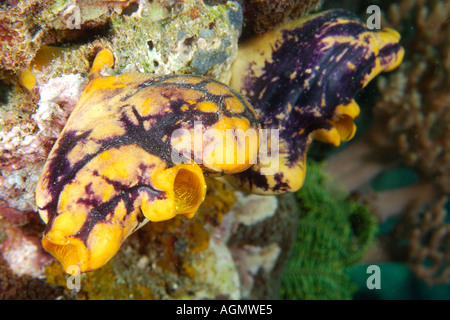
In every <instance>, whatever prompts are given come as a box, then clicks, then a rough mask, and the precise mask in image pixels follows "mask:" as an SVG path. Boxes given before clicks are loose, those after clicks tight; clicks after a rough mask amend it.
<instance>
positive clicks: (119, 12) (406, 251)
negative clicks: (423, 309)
mask: <svg viewBox="0 0 450 320" xmlns="http://www.w3.org/2000/svg"><path fill="white" fill-rule="evenodd" d="M370 5H377V6H379V8H380V9H381V20H380V21H381V26H382V27H383V28H384V27H389V28H393V29H395V30H397V31H398V32H399V33H400V34H401V37H402V39H401V44H402V46H403V47H404V49H405V56H404V59H403V62H402V64H401V65H400V66H399V67H398V68H397V69H396V70H394V71H391V72H390V73H387V74H381V75H379V76H378V77H376V78H375V79H374V80H373V81H372V82H371V83H370V84H369V85H368V86H367V87H366V88H364V89H363V90H362V91H361V92H360V93H359V94H358V95H357V96H356V99H355V100H356V101H357V102H358V104H359V106H360V107H361V115H360V116H359V117H358V118H356V119H355V121H354V122H355V124H356V126H357V128H358V129H357V131H356V135H355V137H354V138H353V139H352V140H351V141H349V142H346V143H343V144H341V145H340V146H339V147H338V148H335V147H333V146H330V145H329V144H325V143H321V142H318V141H314V142H313V143H312V145H311V148H310V150H309V151H308V156H309V157H308V165H307V168H308V169H307V173H306V178H305V183H304V186H303V187H302V189H300V191H298V192H295V193H288V194H283V195H277V196H259V195H250V194H246V193H244V192H240V191H235V190H233V189H232V188H230V187H228V186H227V185H226V184H224V183H223V182H221V181H218V180H215V179H213V178H206V184H207V186H208V189H207V190H208V191H207V194H206V197H205V200H204V202H203V203H202V205H201V206H200V208H199V210H198V212H197V213H196V215H195V217H194V218H193V219H190V220H189V219H186V218H184V217H182V216H176V217H175V218H173V219H171V220H168V221H162V222H157V223H148V224H146V225H145V226H143V227H142V228H141V229H139V230H138V231H137V232H135V233H134V234H133V235H132V236H130V237H129V238H128V239H127V240H126V241H125V242H124V244H123V245H122V247H121V248H120V250H119V251H118V253H117V254H116V255H115V256H114V257H113V258H112V259H111V260H110V261H109V262H108V263H107V264H106V265H105V266H104V267H102V268H100V269H98V270H95V271H92V272H88V273H83V274H81V284H80V288H79V289H70V288H69V287H68V285H67V284H68V278H67V274H66V273H65V272H64V270H63V268H62V267H61V265H60V264H59V263H58V262H57V261H56V260H55V259H54V258H53V257H52V256H51V255H49V254H48V253H47V252H45V251H44V250H43V248H42V245H41V238H42V234H43V232H44V229H45V224H44V223H43V222H42V220H41V219H40V218H39V215H38V214H37V212H36V203H35V188H36V184H37V181H38V178H39V175H40V172H41V170H42V168H43V166H44V163H45V159H46V158H47V155H48V154H49V152H50V149H51V148H52V146H53V144H54V143H55V141H56V139H57V138H58V136H59V134H60V132H61V130H62V128H63V126H64V124H65V123H66V120H67V118H68V116H69V115H70V113H71V111H72V110H73V109H74V107H75V104H76V103H77V101H78V99H79V97H80V94H81V92H82V91H83V82H84V81H85V80H86V78H87V77H88V73H89V71H90V70H91V67H92V63H93V61H94V58H95V56H96V55H97V53H99V52H100V51H101V50H102V49H105V48H106V49H109V50H111V51H112V52H114V56H115V60H116V61H115V65H114V71H113V72H114V74H123V73H131V72H138V73H148V74H152V73H155V74H199V75H204V76H208V77H210V78H213V79H216V80H218V81H221V82H224V83H229V81H230V78H231V76H232V75H231V71H230V66H231V65H232V63H233V61H234V59H235V58H236V56H237V53H238V49H239V46H240V44H241V43H242V42H243V41H244V40H246V39H249V38H251V37H253V36H255V35H260V34H264V33H267V32H270V31H271V30H272V29H274V28H275V27H277V26H280V25H282V24H283V23H285V22H288V21H290V20H292V19H296V18H299V17H302V16H305V15H307V14H310V13H314V12H321V11H323V10H327V9H336V8H343V9H346V10H349V11H351V12H354V13H355V14H356V15H357V16H358V17H359V18H360V19H361V20H362V21H366V20H367V19H368V18H369V16H370V13H367V12H366V10H367V8H368V7H369V6H370ZM449 75H450V5H449V3H448V1H445V0H440V1H439V0H396V1H384V0H372V1H366V0H364V1H350V0H323V1H317V0H316V1H314V0H311V1H304V0H285V1H284V0H283V1H270V0H239V1H224V0H223V1H221V0H217V1H212V0H203V1H191V0H184V1H183V0H154V1H144V0H139V1H137V0H122V1H102V2H97V1H87V0H78V1H75V0H74V1H59V0H32V1H19V0H7V1H4V2H2V5H1V7H0V253H1V254H0V299H450V213H449V210H450V77H449ZM371 265H376V266H378V267H379V268H380V274H381V289H369V288H368V286H367V282H366V281H367V279H368V278H369V276H370V273H368V272H367V270H368V267H369V266H371Z"/></svg>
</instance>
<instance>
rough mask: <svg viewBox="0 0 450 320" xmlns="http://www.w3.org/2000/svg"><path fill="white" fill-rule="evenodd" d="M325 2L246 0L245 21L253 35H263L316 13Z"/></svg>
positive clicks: (307, 0) (244, 5)
mask: <svg viewBox="0 0 450 320" xmlns="http://www.w3.org/2000/svg"><path fill="white" fill-rule="evenodd" d="M322 2H323V0H282V1H271V0H244V1H243V3H242V5H243V7H244V19H245V23H246V25H247V28H250V29H251V31H252V32H253V33H256V34H262V33H265V32H267V31H269V30H272V29H274V28H275V27H277V26H278V25H280V24H282V23H284V22H286V20H287V19H288V18H298V17H301V16H304V15H306V14H307V13H309V12H314V11H316V10H317V9H318V8H320V6H321V5H322Z"/></svg>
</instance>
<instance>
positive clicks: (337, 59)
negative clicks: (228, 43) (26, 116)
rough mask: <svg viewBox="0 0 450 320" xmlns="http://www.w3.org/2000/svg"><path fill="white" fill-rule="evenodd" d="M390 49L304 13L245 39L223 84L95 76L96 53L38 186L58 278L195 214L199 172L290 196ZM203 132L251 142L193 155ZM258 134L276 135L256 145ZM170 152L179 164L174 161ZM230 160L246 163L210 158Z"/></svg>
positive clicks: (359, 31) (395, 40) (340, 133)
mask: <svg viewBox="0 0 450 320" xmlns="http://www.w3.org/2000/svg"><path fill="white" fill-rule="evenodd" d="M399 41H400V37H399V35H398V33H397V32H396V31H394V30H391V29H384V30H370V29H368V28H367V27H366V26H365V25H364V24H363V23H362V22H361V21H360V20H359V19H357V18H356V17H355V16H354V15H352V14H351V13H348V12H346V11H343V10H331V11H326V12H323V13H319V14H316V15H311V16H307V17H304V18H302V19H299V20H296V21H292V22H290V23H288V24H286V25H285V26H282V27H280V28H279V29H277V30H274V31H271V32H269V33H267V34H264V35H261V36H258V37H256V38H254V39H250V41H249V42H247V43H244V44H243V45H242V46H241V47H240V48H239V53H238V57H237V59H236V61H235V63H234V65H233V67H232V68H233V69H232V79H231V87H229V86H227V85H225V84H222V83H220V82H218V81H215V80H212V79H209V78H206V77H203V76H193V75H165V76H164V75H138V74H122V75H117V76H100V75H99V71H100V70H101V68H102V66H103V65H107V66H112V61H113V56H112V53H111V52H110V51H109V50H104V51H101V52H100V53H99V54H98V56H97V58H96V60H95V61H94V65H93V67H92V71H91V74H90V77H91V80H90V82H89V83H88V84H87V86H86V88H85V90H84V91H83V93H82V95H81V97H80V99H79V101H78V103H77V106H76V107H75V109H74V111H73V112H72V114H71V116H70V117H69V119H68V121H67V123H66V125H65V127H64V129H63V131H62V133H61V135H60V137H59V138H58V140H57V141H56V143H55V145H54V146H53V149H52V151H51V152H50V154H49V156H48V159H47V162H46V164H45V166H44V169H43V171H42V174H41V177H40V179H39V181H38V185H37V189H36V203H37V206H38V210H39V214H40V216H41V218H42V219H43V221H44V222H45V223H46V224H47V227H46V230H45V232H44V236H43V240H42V244H43V247H44V249H45V250H47V251H48V252H50V253H51V254H52V255H53V256H54V257H55V258H56V259H57V260H58V261H59V262H61V264H62V265H63V267H64V269H65V270H67V269H68V267H69V266H71V265H76V266H78V267H79V268H80V270H81V271H82V272H86V271H90V270H95V269H98V268H100V267H102V266H103V265H104V264H106V263H107V262H108V261H109V260H110V259H111V258H112V257H113V256H114V255H115V253H116V252H117V251H118V250H119V248H120V246H121V244H122V243H123V241H124V240H125V239H126V238H127V237H128V236H129V235H130V234H132V233H133V232H134V231H135V230H137V229H138V228H139V227H140V226H142V225H143V224H145V223H147V222H148V221H162V220H168V219H171V218H173V217H174V216H175V215H184V216H186V217H188V218H191V217H193V216H194V214H195V212H196V211H197V209H198V207H199V206H200V204H201V203H202V201H203V199H204V197H205V192H206V184H205V180H204V175H205V174H206V175H213V176H215V175H219V176H224V179H225V180H226V181H227V182H228V183H229V184H231V185H232V186H234V187H236V188H238V189H241V190H245V191H248V192H253V193H260V194H278V193H283V192H294V191H297V190H298V189H299V188H301V186H302V184H303V180H304V176H305V172H306V152H307V149H308V147H309V145H310V143H311V141H312V140H313V139H318V140H321V141H325V142H329V143H332V144H334V145H338V144H339V143H340V142H341V141H346V140H349V139H351V138H352V137H353V135H354V133H355V125H354V124H353V119H354V118H355V117H356V116H357V115H358V114H359V107H358V105H357V103H356V102H355V100H354V97H355V95H356V94H357V92H358V91H359V90H361V89H362V88H363V87H365V86H366V85H367V84H368V82H369V81H370V80H372V79H373V78H374V77H375V76H376V75H377V74H379V73H380V72H383V71H390V70H392V69H394V68H395V67H397V66H398V65H399V64H400V62H401V60H402V58H403V54H404V52H403V48H402V47H401V45H400V44H399ZM232 88H234V89H232ZM208 130H212V131H213V132H219V133H221V134H222V135H226V133H225V132H226V131H227V130H236V131H239V130H240V131H241V132H248V131H249V130H254V132H256V133H257V136H258V137H259V139H258V140H256V141H257V142H256V143H250V141H249V140H248V139H247V138H246V137H245V136H244V137H241V138H239V137H237V139H236V140H235V139H233V140H232V143H230V141H229V140H226V139H225V140H222V139H216V140H214V139H212V140H210V141H202V142H201V143H202V146H203V147H204V148H203V149H202V150H203V152H198V150H196V143H195V141H196V133H197V132H198V131H200V132H201V133H205V132H206V131H208ZM264 130H275V131H276V132H277V135H278V138H279V139H278V140H277V141H274V140H273V139H263V140H261V135H260V134H259V133H261V132H262V131H264ZM174 132H182V133H183V132H184V133H187V135H188V136H190V137H191V138H192V139H187V140H184V142H183V141H182V140H183V139H182V138H183V135H180V137H179V138H180V139H178V140H177V139H173V133H174ZM180 141H182V142H180ZM175 142H176V143H177V146H178V147H180V146H181V148H180V149H176V148H175V146H174V143H175ZM275 145H276V147H277V154H278V155H279V157H278V158H276V161H277V163H276V166H275V168H276V169H275V171H274V172H271V173H269V174H268V173H263V171H264V168H265V167H266V166H267V164H266V163H264V161H263V160H265V159H262V158H261V156H260V155H261V154H267V151H268V150H272V149H273V147H274V146H275ZM211 146H212V148H211ZM205 150H206V151H207V152H205ZM261 150H263V151H265V152H263V153H261ZM180 153H181V154H183V155H186V154H187V155H188V156H185V157H181V158H182V161H174V154H175V155H176V156H179V155H180ZM230 154H231V155H232V156H231V159H233V160H236V159H237V155H240V154H245V156H244V157H243V158H242V157H240V159H244V160H243V161H240V162H236V161H232V162H231V163H230V162H229V161H216V160H217V159H220V158H221V159H223V158H224V157H225V155H230ZM227 159H228V158H227ZM272 159H273V158H272ZM271 165H273V163H272V164H271Z"/></svg>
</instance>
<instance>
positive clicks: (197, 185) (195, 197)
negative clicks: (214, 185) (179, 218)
mask: <svg viewBox="0 0 450 320" xmlns="http://www.w3.org/2000/svg"><path fill="white" fill-rule="evenodd" d="M202 189H203V185H202V182H201V181H200V179H199V178H198V177H197V175H196V174H195V173H194V172H191V171H189V170H186V169H180V170H179V171H178V173H177V176H176V177H175V182H174V192H175V209H176V211H177V213H178V214H185V213H191V212H192V211H196V210H197V207H198V206H199V205H200V203H201V202H202V201H203V190H202Z"/></svg>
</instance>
